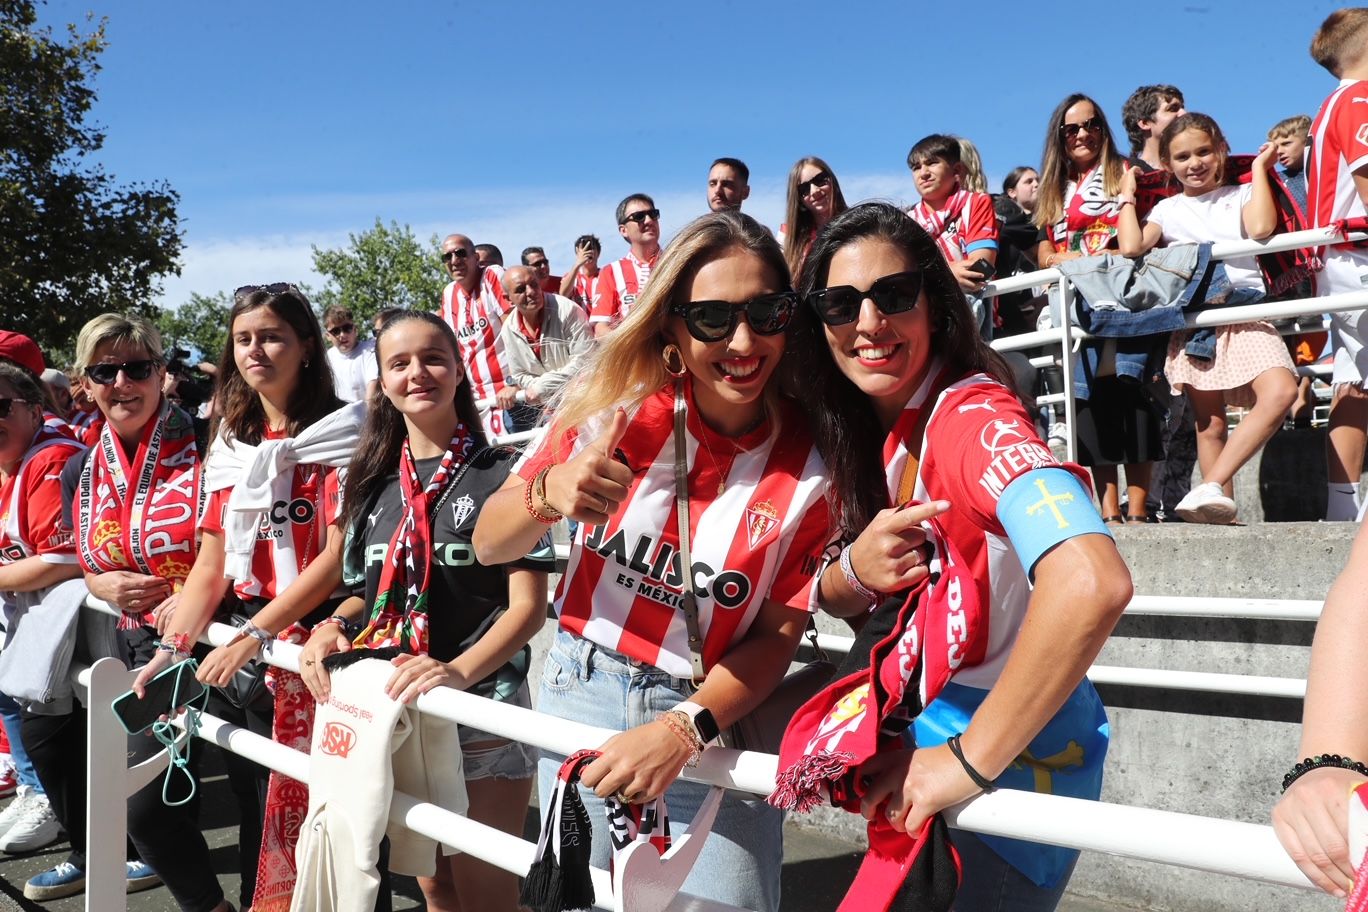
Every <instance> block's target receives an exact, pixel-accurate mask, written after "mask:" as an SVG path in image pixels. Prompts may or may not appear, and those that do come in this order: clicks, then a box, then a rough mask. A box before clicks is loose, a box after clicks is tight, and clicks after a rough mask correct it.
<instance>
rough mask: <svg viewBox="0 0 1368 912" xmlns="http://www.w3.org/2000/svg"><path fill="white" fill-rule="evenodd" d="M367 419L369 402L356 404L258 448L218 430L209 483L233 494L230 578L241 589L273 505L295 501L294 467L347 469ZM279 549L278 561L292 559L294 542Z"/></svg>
mask: <svg viewBox="0 0 1368 912" xmlns="http://www.w3.org/2000/svg"><path fill="white" fill-rule="evenodd" d="M365 418H366V404H365V402H353V403H351V404H349V405H345V406H343V407H342V408H340V409H338V410H337V411H335V412H332V413H331V414H329V415H325V416H324V417H323V418H321V419H319V420H318V421H316V422H314V423H313V424H312V425H310V426H309V427H308V428H306V429H305V430H304V432H303V433H301V434H300V435H299V436H298V437H286V438H284V439H282V440H263V441H262V442H261V443H259V444H257V445H255V446H253V445H252V444H249V443H243V442H242V441H240V440H231V439H228V438H225V437H224V435H223V429H222V428H220V429H219V434H218V437H217V439H215V440H214V443H213V446H211V447H210V448H209V460H208V463H207V464H206V466H205V470H204V477H205V484H206V485H207V486H208V489H209V492H210V493H213V492H214V491H221V490H223V489H224V488H232V489H233V490H232V493H230V494H229V495H228V512H227V515H226V516H225V517H224V520H223V551H224V555H223V575H224V577H225V578H228V579H231V580H233V581H234V582H239V583H240V582H245V581H246V580H248V579H250V578H251V572H252V551H253V550H254V549H255V548H256V533H257V529H258V528H259V527H260V526H261V522H262V520H263V519H264V518H265V516H266V514H267V513H269V511H270V509H271V505H272V504H274V503H275V502H276V501H277V500H286V501H288V500H289V499H290V488H291V485H292V484H293V482H294V467H295V466H296V465H298V464H299V463H304V464H305V465H326V466H345V465H346V464H347V463H348V462H350V461H351V458H352V455H353V454H354V453H355V452H356V444H357V440H358V438H359V437H360V435H361V424H362V423H363V422H364V421H365ZM274 547H275V549H276V551H277V553H278V556H280V557H284V558H287V559H293V557H294V540H293V538H292V537H291V536H289V535H286V536H283V537H281V538H278V539H275V540H274ZM287 562H288V560H287Z"/></svg>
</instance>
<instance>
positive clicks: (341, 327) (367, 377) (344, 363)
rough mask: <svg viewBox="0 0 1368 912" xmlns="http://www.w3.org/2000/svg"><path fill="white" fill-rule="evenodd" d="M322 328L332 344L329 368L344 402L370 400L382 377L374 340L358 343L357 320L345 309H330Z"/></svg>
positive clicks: (338, 396) (329, 351) (325, 315)
mask: <svg viewBox="0 0 1368 912" xmlns="http://www.w3.org/2000/svg"><path fill="white" fill-rule="evenodd" d="M323 329H324V331H325V332H326V333H327V336H328V339H329V341H331V342H332V345H331V346H329V348H328V367H329V368H330V369H331V370H332V375H333V388H334V389H335V390H336V392H337V398H339V399H341V400H342V401H343V402H357V401H359V400H362V399H369V398H370V394H371V391H372V390H374V388H375V382H376V380H377V379H378V378H379V376H380V366H379V364H377V363H376V361H375V340H374V339H366V340H365V341H364V342H358V341H357V339H358V333H357V331H356V320H355V319H353V317H352V313H351V311H350V310H347V309H346V308H345V307H336V306H334V307H329V308H328V309H327V311H325V312H324V314H323Z"/></svg>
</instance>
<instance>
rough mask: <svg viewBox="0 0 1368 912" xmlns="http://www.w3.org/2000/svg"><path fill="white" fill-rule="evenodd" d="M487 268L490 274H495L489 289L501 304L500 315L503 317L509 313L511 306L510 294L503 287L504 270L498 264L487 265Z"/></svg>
mask: <svg viewBox="0 0 1368 912" xmlns="http://www.w3.org/2000/svg"><path fill="white" fill-rule="evenodd" d="M485 269H488V270H489V271H490V274H491V275H493V276H494V281H492V282H490V283H489V290H490V291H491V292H493V293H494V300H495V301H497V302H498V304H499V313H498V316H499V317H500V318H502V317H503V315H504V314H506V313H508V308H509V303H508V294H507V293H506V292H505V291H504V287H503V270H502V269H501V268H499V267H498V266H486V267H485Z"/></svg>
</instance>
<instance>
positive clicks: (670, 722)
mask: <svg viewBox="0 0 1368 912" xmlns="http://www.w3.org/2000/svg"><path fill="white" fill-rule="evenodd" d="M683 717H684V714H683V713H681V712H679V711H678V710H674V709H671V710H667V711H665V712H663V713H661V714H660V715H658V716H656V721H658V722H664V723H665V727H666V728H668V729H669V730H670V731H671V732H673V733H674V736H675V737H676V738H678V739H679V740H680V741H681V742H682V743H683V744H684V746H685V747H687V748H688V749H689V759H687V760H685V761H684V765H685V766H690V767H692V766H698V758H699V757H702V756H703V742H701V741H699V740H698V736H697V735H695V734H694V733H693V729H692V728H691V727H690V726H688V725H686V724H685V723H684V722H683V721H682V719H683Z"/></svg>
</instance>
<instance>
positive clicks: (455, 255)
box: [442, 247, 470, 263]
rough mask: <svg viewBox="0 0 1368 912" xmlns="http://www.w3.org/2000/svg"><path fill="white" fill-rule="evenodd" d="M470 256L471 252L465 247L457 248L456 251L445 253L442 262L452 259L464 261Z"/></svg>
mask: <svg viewBox="0 0 1368 912" xmlns="http://www.w3.org/2000/svg"><path fill="white" fill-rule="evenodd" d="M468 256H470V251H469V250H467V249H465V248H464V247H457V248H456V249H455V250H448V251H446V252H444V253H443V254H442V262H443V263H445V262H448V261H449V260H452V259H457V260H464V259H465V258H466V257H468Z"/></svg>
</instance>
